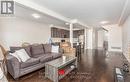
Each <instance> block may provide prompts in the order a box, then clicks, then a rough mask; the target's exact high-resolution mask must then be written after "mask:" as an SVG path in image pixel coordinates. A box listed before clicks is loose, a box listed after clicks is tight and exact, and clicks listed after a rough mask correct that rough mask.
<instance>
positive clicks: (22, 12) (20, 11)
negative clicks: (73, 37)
mask: <svg viewBox="0 0 130 82" xmlns="http://www.w3.org/2000/svg"><path fill="white" fill-rule="evenodd" d="M34 13H36V14H38V15H39V16H40V18H38V19H35V18H34V17H33V16H32V14H34ZM15 16H16V17H20V18H24V19H27V20H32V21H35V22H40V23H44V24H48V25H51V24H53V25H57V26H63V27H66V25H65V22H64V21H62V20H58V19H56V18H53V17H51V16H48V15H45V14H43V13H41V12H38V11H36V10H34V9H31V8H28V7H25V6H23V5H21V4H16V5H15ZM67 27H68V26H67Z"/></svg>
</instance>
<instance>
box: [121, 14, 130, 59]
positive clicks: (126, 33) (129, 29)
mask: <svg viewBox="0 0 130 82" xmlns="http://www.w3.org/2000/svg"><path fill="white" fill-rule="evenodd" d="M122 34H123V35H122V38H123V39H122V40H123V41H122V43H123V44H122V46H123V54H124V55H125V56H126V58H127V59H128V60H129V62H130V16H129V17H128V19H127V20H126V21H125V23H124V24H123V26H122Z"/></svg>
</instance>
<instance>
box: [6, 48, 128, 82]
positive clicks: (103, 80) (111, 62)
mask: <svg viewBox="0 0 130 82" xmlns="http://www.w3.org/2000/svg"><path fill="white" fill-rule="evenodd" d="M123 62H127V61H126V59H125V57H124V56H123V55H122V53H119V52H110V53H109V54H108V55H106V54H105V52H104V51H101V50H86V51H85V52H84V54H82V55H81V59H80V60H79V62H78V69H75V70H74V71H72V72H71V73H69V74H68V75H67V76H66V77H64V78H63V79H62V80H60V81H59V82H115V81H114V67H122V65H123ZM44 71H45V70H44V68H43V69H41V70H38V71H35V72H33V73H30V74H28V75H25V76H23V77H21V78H19V80H17V81H15V80H14V79H13V78H12V77H11V76H10V75H9V74H8V80H9V82H52V81H50V80H49V79H46V78H45V77H44ZM125 82H130V76H128V77H127V78H126V81H125Z"/></svg>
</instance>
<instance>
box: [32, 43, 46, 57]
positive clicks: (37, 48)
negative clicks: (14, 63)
mask: <svg viewBox="0 0 130 82" xmlns="http://www.w3.org/2000/svg"><path fill="white" fill-rule="evenodd" d="M31 52H32V56H33V57H34V56H36V55H40V54H44V49H43V45H42V44H39V45H32V47H31Z"/></svg>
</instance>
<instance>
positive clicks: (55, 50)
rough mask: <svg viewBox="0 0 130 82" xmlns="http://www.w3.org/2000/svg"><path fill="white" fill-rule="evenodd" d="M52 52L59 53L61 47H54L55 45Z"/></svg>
mask: <svg viewBox="0 0 130 82" xmlns="http://www.w3.org/2000/svg"><path fill="white" fill-rule="evenodd" d="M51 52H52V53H59V46H53V45H52V49H51Z"/></svg>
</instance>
